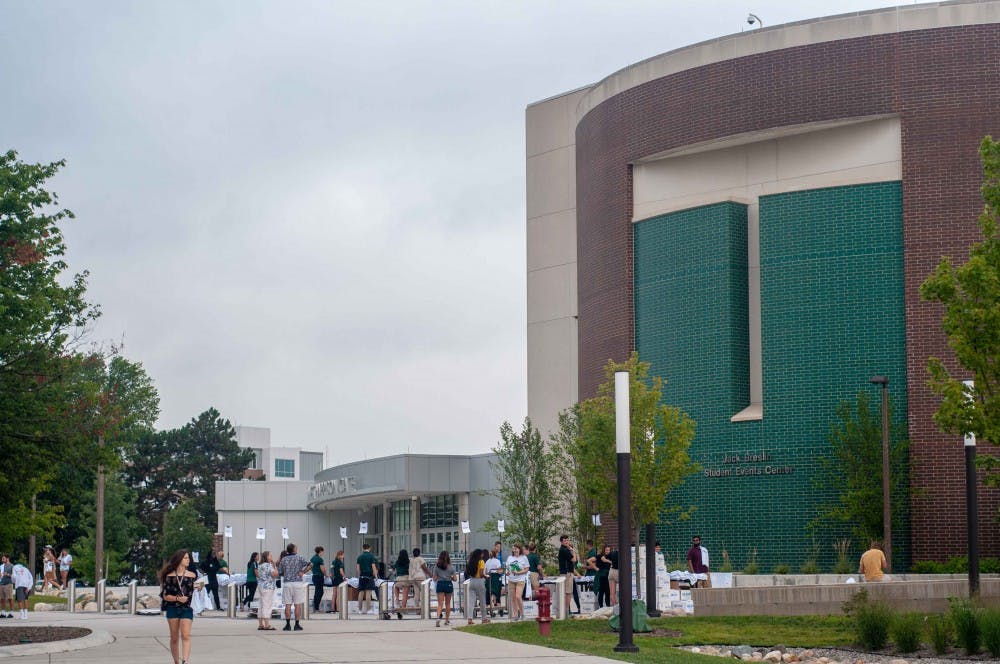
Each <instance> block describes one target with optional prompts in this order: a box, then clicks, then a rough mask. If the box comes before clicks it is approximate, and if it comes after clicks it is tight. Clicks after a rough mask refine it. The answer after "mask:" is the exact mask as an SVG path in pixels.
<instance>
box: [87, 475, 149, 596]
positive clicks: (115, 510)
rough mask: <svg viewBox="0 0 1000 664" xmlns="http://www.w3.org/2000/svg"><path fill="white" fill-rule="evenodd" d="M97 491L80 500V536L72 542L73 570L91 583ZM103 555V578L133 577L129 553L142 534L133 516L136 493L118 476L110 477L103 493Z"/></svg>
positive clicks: (92, 489)
mask: <svg viewBox="0 0 1000 664" xmlns="http://www.w3.org/2000/svg"><path fill="white" fill-rule="evenodd" d="M95 498H96V492H95V490H94V488H93V487H90V489H89V490H88V491H87V492H86V493H85V494H83V495H81V496H80V497H79V503H80V504H81V505H82V506H83V507H82V509H81V510H80V525H81V531H82V532H83V534H82V535H80V537H79V538H78V539H77V540H76V541H75V542H74V543H73V546H72V551H73V568H74V569H75V570H76V571H77V573H78V574H79V575H80V576H82V577H83V578H84V579H86V580H87V581H89V582H90V583H94V581H95V575H94V551H95V548H96V546H95V545H96V542H95V541H94V537H95V530H94V529H95V522H96V504H95ZM104 509H105V521H104V556H105V560H104V562H105V565H104V569H105V577H106V578H108V579H111V580H113V581H120V580H126V579H130V578H132V570H131V564H130V562H129V559H128V554H129V551H131V549H132V547H133V546H135V543H136V542H137V541H139V540H141V539H142V538H143V536H144V534H145V528H144V527H143V525H142V523H140V521H139V519H138V517H137V516H136V509H135V493H134V492H133V491H132V490H131V489H129V488H128V487H127V486H125V484H124V483H123V482H122V480H121V477H120V476H119V475H117V474H115V475H109V476H108V478H107V482H106V483H105V490H104Z"/></svg>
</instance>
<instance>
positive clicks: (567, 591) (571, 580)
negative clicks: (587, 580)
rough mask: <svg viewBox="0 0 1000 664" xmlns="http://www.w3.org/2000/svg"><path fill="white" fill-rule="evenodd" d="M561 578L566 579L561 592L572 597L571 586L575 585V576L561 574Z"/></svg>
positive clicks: (570, 573) (567, 573)
mask: <svg viewBox="0 0 1000 664" xmlns="http://www.w3.org/2000/svg"><path fill="white" fill-rule="evenodd" d="M563 578H565V579H566V587H565V588H563V592H564V593H565V594H567V595H572V594H573V584H574V583H576V575H575V574H573V572H563Z"/></svg>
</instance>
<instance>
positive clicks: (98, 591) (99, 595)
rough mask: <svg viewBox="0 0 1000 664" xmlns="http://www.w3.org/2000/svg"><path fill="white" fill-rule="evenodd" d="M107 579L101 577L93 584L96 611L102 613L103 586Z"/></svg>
mask: <svg viewBox="0 0 1000 664" xmlns="http://www.w3.org/2000/svg"><path fill="white" fill-rule="evenodd" d="M107 583H108V581H107V579H101V580H100V581H98V582H97V585H96V586H94V601H95V602H97V612H98V613H104V588H105V586H106V585H107Z"/></svg>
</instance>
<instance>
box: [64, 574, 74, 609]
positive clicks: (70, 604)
mask: <svg viewBox="0 0 1000 664" xmlns="http://www.w3.org/2000/svg"><path fill="white" fill-rule="evenodd" d="M66 586H67V590H66V609H67V610H68V611H69V612H70V613H76V579H70V580H69V583H67V584H66Z"/></svg>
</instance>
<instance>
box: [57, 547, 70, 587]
mask: <svg viewBox="0 0 1000 664" xmlns="http://www.w3.org/2000/svg"><path fill="white" fill-rule="evenodd" d="M72 565H73V556H71V555H69V549H63V550H62V553H60V554H59V575H60V576H61V577H62V585H63V588H65V587H66V584H67V583H68V581H69V568H70V567H71V566H72Z"/></svg>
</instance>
